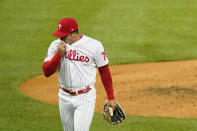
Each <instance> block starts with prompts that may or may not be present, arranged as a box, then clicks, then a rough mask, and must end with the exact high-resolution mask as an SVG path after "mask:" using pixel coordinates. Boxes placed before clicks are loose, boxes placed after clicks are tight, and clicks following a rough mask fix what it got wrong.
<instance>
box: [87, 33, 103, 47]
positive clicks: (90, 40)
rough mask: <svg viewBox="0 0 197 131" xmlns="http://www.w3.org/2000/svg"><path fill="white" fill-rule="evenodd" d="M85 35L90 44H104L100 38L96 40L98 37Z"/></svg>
mask: <svg viewBox="0 0 197 131" xmlns="http://www.w3.org/2000/svg"><path fill="white" fill-rule="evenodd" d="M83 37H84V39H85V40H86V41H87V43H89V44H94V45H95V46H96V45H102V42H101V41H99V40H96V39H94V38H91V37H89V36H86V35H84V36H83Z"/></svg>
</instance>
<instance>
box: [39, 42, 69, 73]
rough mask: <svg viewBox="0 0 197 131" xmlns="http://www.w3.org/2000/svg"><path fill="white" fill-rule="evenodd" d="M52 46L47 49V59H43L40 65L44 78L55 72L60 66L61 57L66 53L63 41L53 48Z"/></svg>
mask: <svg viewBox="0 0 197 131" xmlns="http://www.w3.org/2000/svg"><path fill="white" fill-rule="evenodd" d="M53 46H54V45H51V46H50V47H49V49H48V53H47V57H46V58H45V61H44V63H43V64H42V69H43V72H44V75H45V76H46V77H49V76H51V75H52V74H53V73H55V72H56V70H57V68H58V66H59V64H60V61H61V58H62V55H63V54H64V52H65V51H66V44H65V43H64V42H63V41H61V42H60V44H58V45H55V47H53ZM56 46H57V47H56ZM56 48H57V49H56Z"/></svg>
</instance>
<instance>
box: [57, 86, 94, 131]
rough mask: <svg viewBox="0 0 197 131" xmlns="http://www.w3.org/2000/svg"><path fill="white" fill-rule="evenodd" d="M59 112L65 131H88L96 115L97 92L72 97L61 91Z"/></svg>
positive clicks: (92, 91)
mask: <svg viewBox="0 0 197 131" xmlns="http://www.w3.org/2000/svg"><path fill="white" fill-rule="evenodd" d="M58 95H59V110H60V117H61V121H62V125H63V129H64V131H88V130H89V128H90V125H91V122H92V117H93V114H94V107H95V100H96V90H95V88H94V87H91V90H90V91H89V92H87V93H83V94H79V95H76V96H72V95H70V94H68V93H66V92H64V91H63V90H62V89H60V90H59V94H58Z"/></svg>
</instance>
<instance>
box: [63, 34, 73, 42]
mask: <svg viewBox="0 0 197 131" xmlns="http://www.w3.org/2000/svg"><path fill="white" fill-rule="evenodd" d="M60 39H61V40H62V41H64V42H65V43H67V44H72V43H73V37H72V34H69V35H67V36H66V37H63V38H60Z"/></svg>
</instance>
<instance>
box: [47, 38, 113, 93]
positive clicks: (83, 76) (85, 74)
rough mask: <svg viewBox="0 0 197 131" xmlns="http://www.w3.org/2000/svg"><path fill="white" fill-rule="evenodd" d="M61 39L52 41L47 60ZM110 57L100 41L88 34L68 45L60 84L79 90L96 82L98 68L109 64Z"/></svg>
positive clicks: (62, 65)
mask: <svg viewBox="0 0 197 131" xmlns="http://www.w3.org/2000/svg"><path fill="white" fill-rule="evenodd" d="M60 42H61V40H60V39H58V40H55V41H53V42H52V43H51V45H50V47H49V49H48V54H47V56H46V58H45V60H44V61H45V62H46V61H49V60H51V59H52V57H53V56H54V55H55V53H56V52H57V48H58V47H57V46H58V44H60ZM108 62H109V61H108V58H107V56H106V54H105V52H104V48H103V45H102V43H101V42H100V41H97V40H95V39H92V38H90V37H88V36H85V35H83V37H82V38H81V39H80V40H78V41H76V42H74V43H72V44H71V45H67V49H66V52H65V54H64V55H63V57H62V59H61V62H60V66H59V68H58V75H59V82H60V85H61V86H63V87H66V88H69V90H78V89H82V88H84V87H86V86H89V85H93V84H94V83H95V82H96V68H97V67H102V66H105V65H106V64H108Z"/></svg>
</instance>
